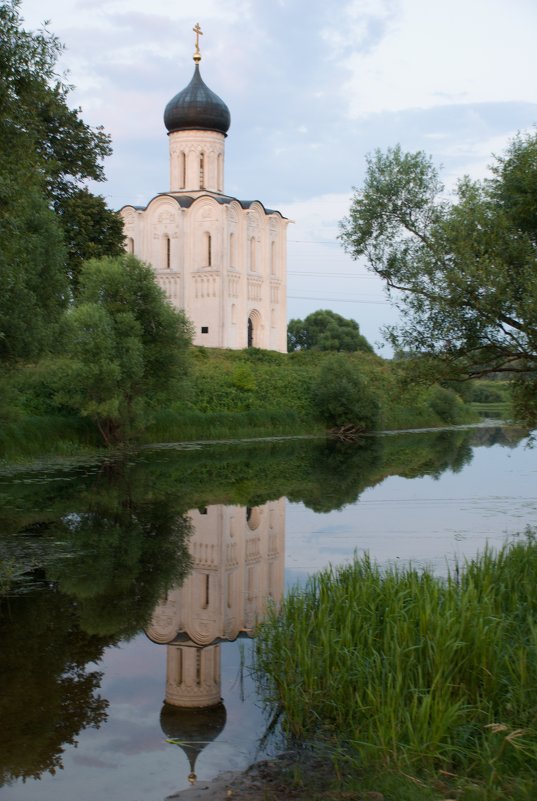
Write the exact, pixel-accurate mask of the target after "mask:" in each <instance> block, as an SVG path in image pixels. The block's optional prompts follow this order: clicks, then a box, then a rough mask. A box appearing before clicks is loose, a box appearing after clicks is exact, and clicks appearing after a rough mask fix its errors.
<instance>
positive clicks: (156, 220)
mask: <svg viewBox="0 0 537 801" xmlns="http://www.w3.org/2000/svg"><path fill="white" fill-rule="evenodd" d="M194 31H195V33H196V48H195V53H194V57H193V58H194V62H195V68H194V75H193V76H192V80H191V81H190V83H189V84H188V86H187V87H186V88H185V89H183V90H182V91H181V92H179V93H178V94H177V95H175V97H173V98H172V99H171V100H170V102H169V103H168V105H167V106H166V109H165V111H164V124H165V126H166V128H167V131H168V138H169V146H170V147H169V152H170V189H169V191H168V192H161V193H159V194H158V195H156V196H155V197H154V198H153V199H152V200H151V201H150V202H149V203H148V205H147V206H146V207H145V208H142V207H139V206H132V205H127V206H124V207H123V208H122V209H121V210H120V215H121V217H122V219H123V223H124V229H125V243H126V245H125V246H126V249H127V251H128V252H129V253H133V254H134V255H136V256H137V257H138V258H139V259H141V260H142V261H144V262H146V263H148V264H150V265H151V266H152V267H153V269H154V271H155V276H156V279H157V282H158V284H159V285H160V286H161V287H162V288H163V289H164V291H165V292H166V295H167V296H168V298H169V300H170V301H171V303H172V304H173V305H174V306H175V307H176V308H178V309H182V310H184V312H185V313H186V315H187V317H188V318H189V319H190V320H191V321H192V323H193V326H194V332H195V333H194V344H195V345H205V346H207V347H211V348H246V347H257V348H266V349H269V350H276V351H282V352H286V351H287V308H286V273H287V225H288V223H289V220H287V219H286V218H285V217H283V215H282V214H281V213H280V212H279V211H274V210H272V209H266V208H265V207H264V206H263V204H262V203H261V202H260V201H258V200H238V199H237V198H234V197H230V196H229V195H226V194H225V191H224V156H225V152H224V151H225V140H226V136H227V132H228V129H229V126H230V121H231V120H230V114H229V109H228V107H227V106H226V104H225V103H224V102H223V100H221V99H220V98H219V97H218V96H217V95H216V94H215V93H214V92H212V91H211V90H210V89H209V88H208V87H207V86H206V84H205V83H204V82H203V79H202V77H201V74H200V68H199V62H200V60H201V55H200V51H199V35H200V33H202V31H201V30H200V28H199V25H196V27H195V28H194Z"/></svg>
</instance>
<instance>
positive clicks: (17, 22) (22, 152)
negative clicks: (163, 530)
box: [0, 0, 123, 361]
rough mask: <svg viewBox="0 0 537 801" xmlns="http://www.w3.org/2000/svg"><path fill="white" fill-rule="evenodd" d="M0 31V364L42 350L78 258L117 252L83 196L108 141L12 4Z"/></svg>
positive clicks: (1, 5)
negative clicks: (74, 102)
mask: <svg viewBox="0 0 537 801" xmlns="http://www.w3.org/2000/svg"><path fill="white" fill-rule="evenodd" d="M0 30H1V31H2V35H1V36H0V76H1V79H0V142H1V143H2V147H1V148H0V254H2V255H1V258H2V263H1V264H0V267H1V279H0V281H1V285H0V295H1V296H2V300H1V301H0V357H1V358H2V359H3V360H4V361H6V360H11V361H12V360H15V359H18V358H28V359H30V358H33V357H34V356H35V355H36V353H38V352H39V351H43V350H46V348H47V346H48V344H49V343H48V339H47V337H46V332H45V331H44V330H43V326H42V325H41V323H42V319H48V320H49V322H50V323H54V321H55V319H56V318H57V317H58V315H59V314H61V311H62V308H63V307H64V305H65V303H66V300H67V298H68V285H67V279H68V278H70V277H74V278H75V282H74V283H75V286H74V287H73V289H76V275H77V272H78V268H79V264H80V259H81V258H89V257H91V256H96V255H101V254H102V252H103V251H104V252H107V253H110V254H111V255H113V254H114V253H117V252H118V249H119V248H120V247H121V246H122V243H123V232H122V229H121V226H120V224H119V222H118V217H117V215H116V214H115V213H114V212H112V211H110V210H109V209H106V207H105V205H104V202H103V200H102V198H93V197H92V196H91V194H90V193H89V192H88V191H87V190H83V189H82V187H83V185H84V183H85V182H86V181H87V180H94V181H102V180H103V179H104V172H103V167H102V160H103V159H104V158H105V157H106V156H108V155H110V153H111V147H110V137H109V136H108V135H107V134H105V133H104V132H103V130H102V129H101V128H96V129H93V128H91V127H90V126H88V125H87V124H86V123H85V122H84V121H83V120H82V118H81V116H80V109H71V108H69V106H68V100H69V92H70V91H71V87H70V86H69V85H67V84H66V83H64V81H63V80H62V79H61V78H60V76H58V74H57V73H56V61H57V59H58V57H59V55H60V53H61V51H62V45H61V44H60V42H59V40H58V39H57V38H56V37H55V36H53V35H52V34H51V33H49V32H48V31H47V30H46V29H43V30H39V31H27V30H24V28H23V19H22V17H21V14H20V0H4V1H3V2H0ZM36 214H37V215H38V218H37V222H39V224H36V221H35V219H34V217H35V215H36ZM60 234H61V235H63V240H64V243H65V245H66V246H67V252H66V251H65V249H64V245H62V236H61V235H60ZM20 331H25V335H23V336H22V337H19V335H18V333H17V332H20Z"/></svg>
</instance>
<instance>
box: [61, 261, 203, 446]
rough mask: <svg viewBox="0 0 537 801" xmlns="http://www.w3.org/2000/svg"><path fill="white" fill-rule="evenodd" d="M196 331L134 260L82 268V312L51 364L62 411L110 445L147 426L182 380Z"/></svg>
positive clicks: (70, 320) (71, 320)
mask: <svg viewBox="0 0 537 801" xmlns="http://www.w3.org/2000/svg"><path fill="white" fill-rule="evenodd" d="M190 342H191V326H190V323H189V322H188V321H187V319H186V317H185V316H184V314H183V313H182V312H178V311H176V310H175V309H173V308H172V306H171V305H170V304H169V302H168V301H167V299H166V296H165V294H164V292H163V290H162V289H160V287H158V286H157V284H156V283H155V279H154V275H153V271H152V269H151V267H149V266H148V265H146V264H143V263H142V262H140V261H138V259H136V258H135V257H134V256H127V255H124V256H122V257H117V258H105V259H100V260H97V259H94V260H91V261H88V262H86V263H85V264H84V266H83V268H82V272H81V275H80V292H79V298H78V302H77V304H76V305H75V306H74V307H72V308H71V309H69V310H68V311H67V312H66V314H65V315H64V318H63V320H62V350H61V354H60V356H58V357H57V358H56V359H54V360H52V361H51V363H50V373H51V382H52V384H53V386H54V390H55V401H56V403H57V404H58V405H59V407H60V408H61V407H64V408H67V409H71V410H74V411H76V412H77V413H79V414H81V415H82V416H83V417H89V418H90V419H91V420H93V421H94V422H95V423H96V425H97V427H98V428H99V431H100V432H101V435H102V437H103V439H104V441H105V442H106V444H110V443H113V442H118V441H121V440H123V439H125V438H126V437H128V436H129V434H131V433H132V432H133V431H134V430H136V429H137V428H138V427H140V426H141V425H142V424H143V423H144V422H146V417H147V414H148V412H149V410H150V409H151V408H155V407H156V405H157V404H158V403H159V402H162V401H165V400H169V399H170V396H171V395H173V392H174V390H175V389H177V387H178V385H179V383H180V381H181V379H182V378H183V377H184V374H185V371H186V362H187V350H188V346H189V345H190Z"/></svg>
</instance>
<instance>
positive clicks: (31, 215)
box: [0, 157, 68, 363]
mask: <svg viewBox="0 0 537 801" xmlns="http://www.w3.org/2000/svg"><path fill="white" fill-rule="evenodd" d="M0 159H1V157H0ZM1 195H2V176H1V175H0V362H3V363H12V362H14V361H17V360H19V359H32V358H34V357H35V356H37V355H39V353H40V352H42V351H43V350H46V349H47V348H48V347H50V346H51V344H52V342H53V340H54V337H55V333H56V331H57V329H56V324H57V323H58V321H59V319H60V316H61V314H62V312H63V309H64V308H65V305H66V300H67V295H68V285H67V280H66V275H65V249H64V246H63V241H62V234H61V230H60V227H59V225H58V224H57V221H56V219H55V216H54V214H53V213H52V211H51V210H50V209H49V208H48V206H47V204H46V202H45V200H44V199H43V197H42V196H41V194H40V193H39V191H36V189H35V188H33V189H30V188H28V189H27V191H23V192H22V194H20V193H19V192H18V191H17V192H15V193H14V195H13V196H10V197H9V198H7V199H6V200H5V202H2V198H1Z"/></svg>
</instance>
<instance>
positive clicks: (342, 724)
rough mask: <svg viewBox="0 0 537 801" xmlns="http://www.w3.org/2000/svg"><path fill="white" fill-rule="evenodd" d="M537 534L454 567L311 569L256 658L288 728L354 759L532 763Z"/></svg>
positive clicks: (405, 764) (446, 765)
mask: <svg viewBox="0 0 537 801" xmlns="http://www.w3.org/2000/svg"><path fill="white" fill-rule="evenodd" d="M536 575H537V543H536V541H535V537H534V535H533V534H532V533H531V532H529V531H528V532H526V537H525V538H523V540H521V541H519V542H516V543H514V544H510V545H506V546H504V547H503V548H502V549H501V550H500V551H499V552H498V553H496V554H495V553H493V552H492V551H491V550H490V549H486V550H485V551H484V553H482V554H481V555H479V556H477V557H476V558H475V559H474V560H472V561H470V562H468V563H467V564H465V565H463V566H462V567H461V566H460V565H459V566H457V567H456V569H455V570H453V571H451V573H450V574H449V575H448V577H447V578H446V579H441V578H438V577H436V576H434V575H432V574H431V573H430V572H429V571H427V570H423V571H418V570H416V569H413V568H412V567H408V568H398V567H389V568H387V569H381V568H380V567H379V566H378V565H375V564H373V563H372V562H371V560H370V559H369V557H368V556H367V555H366V556H362V557H360V558H355V560H354V562H353V563H352V564H351V565H349V566H345V567H342V568H337V569H336V568H332V567H330V568H328V569H326V570H324V571H323V572H322V573H320V574H318V575H315V576H312V577H311V578H310V579H309V581H308V583H307V584H306V586H305V588H302V589H301V588H298V587H296V588H294V589H292V590H291V592H290V593H289V594H288V596H287V597H286V599H285V601H284V603H283V604H282V607H281V609H280V610H279V611H278V610H276V609H272V610H271V612H270V614H269V616H268V618H267V620H266V621H265V622H264V623H263V624H261V625H260V627H259V631H258V636H257V640H256V661H255V670H256V675H257V677H258V680H259V682H260V685H261V687H262V689H263V692H264V695H265V698H266V699H267V701H268V702H269V703H272V704H273V705H275V706H277V707H279V708H280V709H281V711H282V720H283V725H284V727H285V729H286V730H287V731H288V732H289V733H290V734H292V735H293V736H295V737H298V738H302V739H305V740H311V739H312V738H313V739H315V740H317V741H319V740H324V741H326V742H330V743H332V745H333V744H334V743H337V744H338V745H337V747H338V749H341V748H344V749H345V751H346V753H348V754H352V759H353V760H354V761H358V762H363V761H367V762H368V764H376V765H377V766H378V765H384V766H391V767H394V768H396V769H409V768H410V769H413V770H431V769H433V770H434V769H437V768H442V769H445V770H452V769H456V770H463V771H464V770H468V771H470V772H473V773H475V774H476V775H479V776H480V777H481V778H482V779H483V778H484V777H485V778H487V777H488V778H487V780H491V776H492V777H493V780H494V781H496V779H497V776H498V775H500V774H501V773H502V770H506V769H507V768H506V766H510V767H509V770H514V769H515V768H516V770H517V771H520V770H526V769H527V770H531V771H534V770H536V769H537V762H536V757H537V725H536V721H537V714H536V713H537V617H536V613H537V584H536V582H535V576H536Z"/></svg>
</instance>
